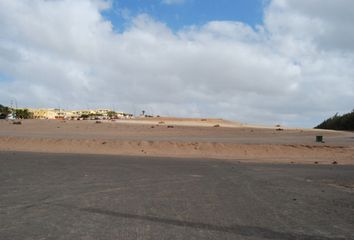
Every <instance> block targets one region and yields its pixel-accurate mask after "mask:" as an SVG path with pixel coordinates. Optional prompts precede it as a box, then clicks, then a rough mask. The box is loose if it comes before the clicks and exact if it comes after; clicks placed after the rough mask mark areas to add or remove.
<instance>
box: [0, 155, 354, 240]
mask: <svg viewBox="0 0 354 240" xmlns="http://www.w3.org/2000/svg"><path fill="white" fill-rule="evenodd" d="M353 183H354V166H318V165H307V166H304V165H271V164H267V165H265V164H244V163H243V164H241V163H237V162H234V163H231V162H224V161H215V160H187V159H185V160H182V159H162V158H143V157H118V156H94V155H91V156H90V155H87V156H86V155H63V154H61V155H59V154H36V153H11V152H0V239H1V240H5V239H8V240H16V239H21V240H22V239H36V240H38V239H63V240H64V239H65V240H66V239H112V240H113V239H128V240H129V239H310V240H312V239H319V240H321V239H323V240H331V239H354V190H353Z"/></svg>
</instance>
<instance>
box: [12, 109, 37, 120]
mask: <svg viewBox="0 0 354 240" xmlns="http://www.w3.org/2000/svg"><path fill="white" fill-rule="evenodd" d="M15 116H16V118H20V119H29V118H33V113H31V112H30V111H28V109H15Z"/></svg>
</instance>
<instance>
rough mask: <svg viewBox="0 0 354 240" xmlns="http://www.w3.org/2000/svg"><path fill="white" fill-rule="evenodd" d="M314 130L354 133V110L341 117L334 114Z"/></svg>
mask: <svg viewBox="0 0 354 240" xmlns="http://www.w3.org/2000/svg"><path fill="white" fill-rule="evenodd" d="M315 128H317V129H332V130H347V131H354V110H353V111H352V112H351V113H347V114H344V115H342V116H341V115H338V113H336V114H335V115H334V116H333V117H330V118H328V119H327V120H324V121H323V122H322V123H321V124H319V125H318V126H317V127H315Z"/></svg>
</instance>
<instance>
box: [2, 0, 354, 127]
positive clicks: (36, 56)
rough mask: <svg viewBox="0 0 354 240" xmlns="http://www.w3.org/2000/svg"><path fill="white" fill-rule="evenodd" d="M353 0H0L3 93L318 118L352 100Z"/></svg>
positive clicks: (18, 97)
mask: <svg viewBox="0 0 354 240" xmlns="http://www.w3.org/2000/svg"><path fill="white" fill-rule="evenodd" d="M352 9H354V1H352V0H336V1H333V0H253V1H252V0H249V1H241V0H219V1H212V0H112V1H106V0H75V1H72V0H1V1H0V104H3V105H9V104H10V103H11V102H16V103H17V104H18V106H19V107H36V108H51V107H53V108H59V107H60V108H65V109H81V108H111V109H114V110H117V111H126V112H130V113H134V114H139V113H141V111H142V110H145V111H146V113H147V114H155V115H169V116H181V117H215V118H225V119H230V120H235V121H240V122H243V123H255V124H268V125H275V124H282V125H286V126H293V127H314V126H315V125H317V124H319V123H320V122H322V121H323V120H324V119H326V118H328V117H330V116H332V115H334V114H335V113H337V112H338V113H346V112H349V111H351V110H353V108H354V44H353V43H354V31H352V23H353V22H354V15H353V14H352Z"/></svg>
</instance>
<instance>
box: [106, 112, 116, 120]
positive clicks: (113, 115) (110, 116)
mask: <svg viewBox="0 0 354 240" xmlns="http://www.w3.org/2000/svg"><path fill="white" fill-rule="evenodd" d="M107 116H108V117H109V118H114V117H116V116H117V113H116V112H115V111H109V112H108V113H107Z"/></svg>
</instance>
